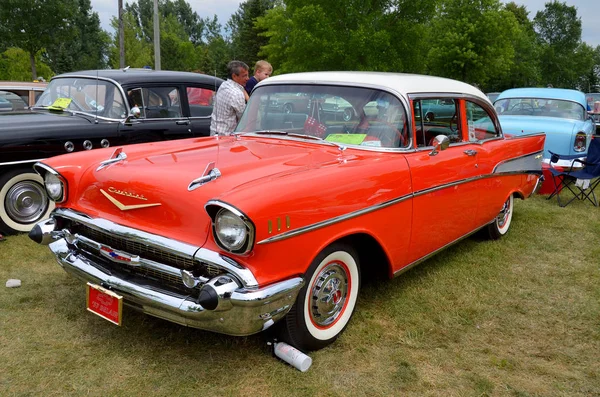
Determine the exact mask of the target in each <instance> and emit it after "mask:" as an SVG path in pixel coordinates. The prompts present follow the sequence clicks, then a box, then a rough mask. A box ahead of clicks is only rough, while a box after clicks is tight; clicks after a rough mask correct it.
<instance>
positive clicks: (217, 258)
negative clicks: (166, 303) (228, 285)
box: [52, 208, 258, 288]
mask: <svg viewBox="0 0 600 397" xmlns="http://www.w3.org/2000/svg"><path fill="white" fill-rule="evenodd" d="M52 216H53V217H55V216H59V217H63V218H66V219H70V220H73V221H76V222H80V223H82V224H84V225H86V226H87V227H89V228H92V229H94V230H96V231H98V232H108V233H111V234H114V235H115V236H117V237H121V238H124V239H128V240H130V241H134V242H137V243H140V244H144V245H148V246H151V247H154V248H157V249H161V250H164V251H166V252H168V253H170V254H173V255H178V256H181V257H188V258H189V259H191V260H197V261H200V262H205V263H208V264H211V265H214V266H216V267H219V268H222V269H224V270H226V271H228V272H230V273H231V274H232V275H233V276H234V277H237V278H238V279H239V280H240V282H241V283H242V284H243V285H244V286H246V287H248V288H256V287H257V286H258V281H256V278H255V277H254V274H252V272H251V271H250V270H249V269H247V268H245V267H243V266H242V265H240V264H239V263H237V262H236V261H235V260H234V259H231V258H229V257H225V256H223V255H221V254H219V253H217V252H214V251H211V250H208V249H206V248H201V247H198V246H195V245H191V244H187V243H183V242H181V241H175V240H172V239H170V238H166V237H162V236H159V235H156V234H152V233H147V232H144V231H142V230H139V229H134V228H130V227H127V226H122V225H119V224H116V223H114V222H111V221H109V220H106V219H101V218H91V217H89V216H87V215H85V214H82V213H79V212H77V211H74V210H71V209H68V208H57V209H55V210H54V211H53V213H52Z"/></svg>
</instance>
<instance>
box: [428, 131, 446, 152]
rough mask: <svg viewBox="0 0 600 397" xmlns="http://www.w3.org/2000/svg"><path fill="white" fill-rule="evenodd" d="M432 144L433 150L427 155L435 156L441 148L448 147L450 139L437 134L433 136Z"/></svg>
mask: <svg viewBox="0 0 600 397" xmlns="http://www.w3.org/2000/svg"><path fill="white" fill-rule="evenodd" d="M432 145H433V150H432V151H431V152H430V153H429V155H430V156H435V155H436V154H438V153H439V152H440V151H441V150H446V149H448V146H450V139H449V138H448V137H447V136H446V135H437V136H436V137H435V138H433V142H432Z"/></svg>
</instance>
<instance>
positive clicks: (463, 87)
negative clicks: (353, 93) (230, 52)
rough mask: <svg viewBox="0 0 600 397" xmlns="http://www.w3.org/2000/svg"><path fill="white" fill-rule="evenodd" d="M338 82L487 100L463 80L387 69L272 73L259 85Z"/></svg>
mask: <svg viewBox="0 0 600 397" xmlns="http://www.w3.org/2000/svg"><path fill="white" fill-rule="evenodd" d="M283 83H287V84H311V83H312V84H335V85H349V86H358V87H381V88H387V89H391V90H394V91H396V92H398V93H399V94H401V95H402V96H404V97H407V96H408V95H410V94H423V93H444V94H446V93H447V94H457V93H458V94H469V95H473V96H476V97H479V98H481V99H482V100H484V101H488V102H489V99H488V97H487V96H486V95H485V94H484V93H483V92H481V91H480V90H479V89H477V88H475V87H473V86H472V85H470V84H466V83H463V82H461V81H457V80H452V79H447V78H444V77H436V76H427V75H420V74H407V73H384V72H307V73H290V74H282V75H278V76H272V77H269V78H267V79H264V80H263V81H261V82H260V83H259V84H258V85H261V86H262V85H271V84H283Z"/></svg>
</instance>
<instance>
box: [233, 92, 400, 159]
mask: <svg viewBox="0 0 600 397" xmlns="http://www.w3.org/2000/svg"><path fill="white" fill-rule="evenodd" d="M406 120H407V118H406V112H405V110H404V107H403V106H402V104H401V103H400V101H399V100H398V98H396V97H394V96H393V95H391V94H389V93H387V92H384V91H379V90H375V89H368V88H356V87H340V86H327V85H289V84H287V85H267V86H263V87H258V88H257V89H256V90H255V91H254V92H253V93H252V96H251V97H250V100H249V101H248V105H247V106H246V111H245V112H244V115H243V116H242V119H241V120H240V122H239V124H238V126H237V128H236V132H238V133H244V132H261V131H278V132H286V133H290V134H304V135H310V136H314V137H317V138H322V139H325V140H327V141H330V142H335V143H342V144H350V145H360V146H371V147H387V148H398V147H406V146H407V145H408V139H407V124H406Z"/></svg>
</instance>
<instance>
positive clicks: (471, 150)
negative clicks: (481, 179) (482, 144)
mask: <svg viewBox="0 0 600 397" xmlns="http://www.w3.org/2000/svg"><path fill="white" fill-rule="evenodd" d="M463 153H464V154H466V155H467V156H475V155H476V154H477V150H473V149H467V150H465V151H464V152H463Z"/></svg>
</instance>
